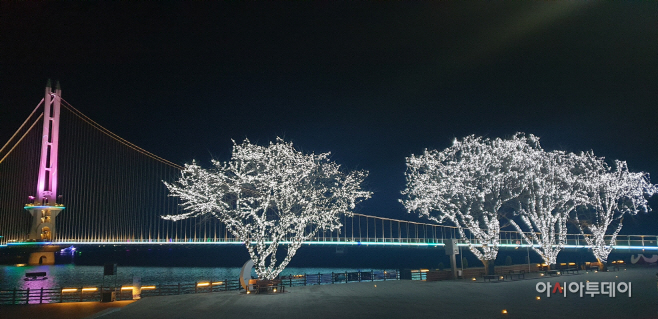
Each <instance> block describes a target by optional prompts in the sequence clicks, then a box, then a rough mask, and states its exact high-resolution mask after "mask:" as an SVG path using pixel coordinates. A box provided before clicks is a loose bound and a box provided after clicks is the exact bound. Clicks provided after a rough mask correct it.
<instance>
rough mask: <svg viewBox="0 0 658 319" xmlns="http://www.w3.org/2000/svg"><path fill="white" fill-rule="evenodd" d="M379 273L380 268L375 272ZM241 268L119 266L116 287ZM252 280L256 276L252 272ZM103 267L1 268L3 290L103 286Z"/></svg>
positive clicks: (232, 273) (228, 275) (226, 275)
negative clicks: (42, 275) (32, 276)
mask: <svg viewBox="0 0 658 319" xmlns="http://www.w3.org/2000/svg"><path fill="white" fill-rule="evenodd" d="M370 270H371V269H370V268H361V269H359V268H294V267H290V268H286V269H285V270H284V271H283V272H281V276H287V275H299V274H305V273H308V274H317V273H322V274H328V273H332V272H336V273H340V272H346V271H347V272H356V271H370ZM375 270H379V269H375ZM26 272H46V273H47V274H48V279H46V280H35V281H26V280H24V278H25V273H26ZM239 275H240V268H238V267H231V268H229V267H223V268H222V267H217V268H213V267H131V266H119V267H117V276H116V284H117V285H132V283H133V277H140V278H141V283H142V285H161V284H177V283H193V282H195V281H220V280H225V279H229V280H230V279H238V277H239ZM252 277H256V274H255V273H252ZM103 280H104V279H103V267H102V266H76V265H73V264H68V265H53V266H23V267H19V266H0V290H11V289H14V288H16V289H27V288H30V290H32V289H38V288H59V287H62V288H66V287H84V286H100V285H101V284H103ZM114 280H115V278H114V276H105V282H104V283H105V285H111V284H113V283H114Z"/></svg>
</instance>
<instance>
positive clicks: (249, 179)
mask: <svg viewBox="0 0 658 319" xmlns="http://www.w3.org/2000/svg"><path fill="white" fill-rule="evenodd" d="M233 144H234V145H233V155H232V157H231V159H230V160H229V161H228V162H219V161H213V162H212V163H213V167H212V168H210V169H204V168H202V167H200V166H198V165H197V164H196V163H194V162H193V163H192V164H189V165H185V168H184V169H183V171H182V174H181V177H180V179H179V180H178V181H177V182H175V183H171V184H170V183H166V182H165V184H166V186H167V188H168V189H169V191H170V193H171V194H170V196H175V197H179V198H180V199H181V201H182V203H181V206H182V207H183V208H184V209H185V211H186V212H185V213H183V214H179V215H168V216H163V217H162V218H164V219H168V220H173V221H176V220H181V219H185V218H189V217H196V216H203V215H206V216H214V217H216V218H218V219H219V220H220V221H222V222H223V223H224V224H225V225H226V227H227V229H228V231H229V232H231V234H233V235H234V236H235V237H236V238H238V239H239V240H240V241H243V242H244V244H245V246H246V248H247V250H248V251H249V255H250V257H251V259H252V260H253V262H254V265H255V270H256V273H257V274H258V277H259V278H261V279H268V280H271V279H274V278H276V276H277V275H278V274H279V273H280V272H281V271H282V270H283V269H284V268H285V267H286V265H287V264H288V263H289V262H290V260H291V258H292V257H293V256H294V255H295V253H296V251H297V249H299V247H300V246H301V245H302V242H304V241H306V240H309V239H310V238H312V237H314V236H315V235H316V234H317V233H318V232H319V231H334V230H338V231H339V230H340V226H342V225H341V223H340V218H339V217H340V216H341V214H347V215H351V210H352V209H354V207H355V205H356V204H357V203H358V202H360V201H361V200H363V199H367V198H370V196H371V193H370V192H367V191H364V190H362V189H361V183H362V182H363V180H364V179H365V177H366V176H367V172H366V171H352V172H349V173H343V172H341V171H340V166H339V165H338V164H336V163H334V162H332V161H330V160H329V153H322V154H319V155H316V154H303V153H301V152H299V151H297V150H295V149H294V148H293V145H292V143H286V142H284V141H283V140H282V139H280V138H277V140H276V143H270V145H269V146H268V147H262V146H258V145H254V144H251V143H250V142H249V141H248V140H245V141H244V142H243V143H242V144H236V143H235V142H234V143H233ZM282 243H286V244H287V245H286V247H287V254H286V256H285V258H284V259H283V261H281V262H280V263H278V262H277V249H278V247H279V244H282Z"/></svg>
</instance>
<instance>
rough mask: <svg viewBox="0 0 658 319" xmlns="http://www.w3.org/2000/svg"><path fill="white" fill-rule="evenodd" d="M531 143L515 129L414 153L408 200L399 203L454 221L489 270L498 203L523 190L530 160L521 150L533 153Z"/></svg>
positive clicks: (496, 238) (496, 237) (434, 217)
mask: <svg viewBox="0 0 658 319" xmlns="http://www.w3.org/2000/svg"><path fill="white" fill-rule="evenodd" d="M535 144H536V138H535V137H534V136H532V135H529V136H525V135H523V134H517V135H515V136H513V137H512V138H511V139H508V140H502V139H495V140H490V139H484V138H482V137H476V136H474V135H471V136H468V137H465V138H464V139H463V140H461V141H459V140H455V141H454V143H453V145H452V146H451V147H448V148H446V149H445V150H443V151H441V152H439V151H436V150H429V151H428V150H425V152H424V154H423V155H420V156H414V155H412V156H411V157H408V158H407V172H406V177H407V188H406V189H405V190H404V191H402V194H403V195H406V196H407V199H405V200H401V202H402V204H403V205H404V206H405V207H406V208H407V210H408V211H409V212H417V213H418V214H419V215H420V216H421V217H422V216H424V217H426V218H428V219H430V220H433V221H435V222H437V223H443V222H444V221H446V220H447V221H449V222H451V223H452V224H454V225H455V226H457V229H458V230H459V233H460V235H461V237H462V239H463V240H464V241H465V242H466V243H467V244H468V247H469V249H470V251H471V252H473V254H475V256H477V258H478V259H480V260H481V261H482V263H483V264H484V265H485V268H486V271H487V272H490V269H491V270H493V261H494V260H495V259H496V256H497V253H498V246H499V239H500V227H501V225H500V219H501V216H502V213H501V208H502V207H503V205H505V204H506V203H508V202H510V201H512V200H514V199H516V198H517V197H518V196H519V195H521V194H522V193H523V191H524V185H525V184H524V183H523V180H524V177H523V176H524V172H525V171H526V170H527V167H526V166H528V165H533V163H532V162H530V161H528V160H527V156H524V154H526V153H532V152H536V147H535ZM468 235H471V236H472V237H473V238H474V239H475V241H474V242H473V241H471V240H470V239H469V236H468ZM489 265H492V267H489Z"/></svg>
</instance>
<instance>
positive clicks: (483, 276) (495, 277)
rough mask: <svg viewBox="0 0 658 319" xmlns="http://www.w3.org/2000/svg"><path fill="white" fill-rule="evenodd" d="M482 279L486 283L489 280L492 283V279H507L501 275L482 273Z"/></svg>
mask: <svg viewBox="0 0 658 319" xmlns="http://www.w3.org/2000/svg"><path fill="white" fill-rule="evenodd" d="M480 277H482V279H484V281H487V279H489V282H491V280H492V279H496V280H498V281H500V279H501V278H505V277H503V276H500V275H487V274H485V273H483V272H482V273H480ZM503 280H504V279H503Z"/></svg>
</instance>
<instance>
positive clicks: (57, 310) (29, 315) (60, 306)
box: [0, 300, 133, 319]
mask: <svg viewBox="0 0 658 319" xmlns="http://www.w3.org/2000/svg"><path fill="white" fill-rule="evenodd" d="M130 303H133V301H132V300H130V301H117V302H104V303H101V302H65V303H53V304H45V305H10V306H4V305H2V306H0V318H2V319H13V318H17V319H18V318H21V319H42V318H43V319H46V318H47V319H81V318H86V317H90V316H91V317H93V316H95V315H96V314H98V315H102V314H104V313H108V312H110V311H116V310H118V309H121V307H124V306H126V305H128V304H130Z"/></svg>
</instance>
